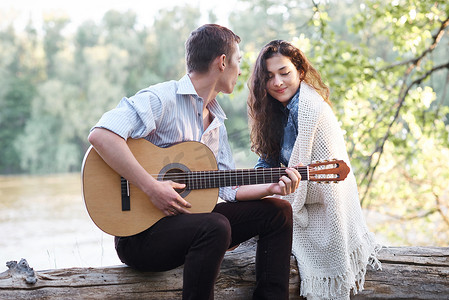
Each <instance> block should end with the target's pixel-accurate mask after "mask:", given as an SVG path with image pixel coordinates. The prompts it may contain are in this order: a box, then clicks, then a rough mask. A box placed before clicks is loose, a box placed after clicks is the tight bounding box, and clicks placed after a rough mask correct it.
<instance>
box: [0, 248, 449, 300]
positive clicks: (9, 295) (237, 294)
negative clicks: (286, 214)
mask: <svg viewBox="0 0 449 300" xmlns="http://www.w3.org/2000/svg"><path fill="white" fill-rule="evenodd" d="M254 255H255V246H254V245H241V246H240V247H238V248H237V249H235V250H233V251H229V252H228V253H227V254H226V256H225V258H224V260H223V264H222V267H221V272H220V275H219V277H218V280H217V283H216V286H215V299H218V300H230V299H232V300H234V299H237V300H238V299H241V300H244V299H251V295H252V291H253V288H254V284H255V272H254V269H255V257H254ZM379 258H380V260H381V262H382V270H378V271H375V270H372V269H371V268H370V267H368V271H367V274H366V281H365V289H364V291H363V292H361V293H358V294H357V295H355V296H351V299H448V298H447V297H448V295H449V248H441V247H391V248H384V249H382V250H381V251H380V253H379ZM182 270H183V269H182V267H179V268H177V269H174V270H171V271H167V272H160V273H153V272H138V271H135V270H133V269H131V268H129V267H126V266H124V265H121V266H111V267H102V268H67V269H55V270H42V271H35V273H34V275H35V277H36V279H37V281H36V283H34V284H32V283H26V280H25V277H24V275H23V274H20V273H18V274H14V273H13V272H12V270H11V269H9V270H7V271H5V272H3V273H1V274H0V299H18V300H21V299H27V300H33V299H158V300H160V299H181V292H182ZM28 275H29V274H28ZM28 282H30V280H28ZM299 282H300V277H299V273H298V268H297V264H296V261H295V259H294V258H293V257H292V259H291V273H290V299H302V298H301V297H300V296H299Z"/></svg>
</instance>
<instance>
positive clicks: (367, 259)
mask: <svg viewBox="0 0 449 300" xmlns="http://www.w3.org/2000/svg"><path fill="white" fill-rule="evenodd" d="M363 241H364V242H363V243H362V244H361V245H359V247H357V248H356V249H355V250H354V251H353V252H352V253H351V254H350V269H348V270H346V271H345V272H344V273H343V274H340V275H338V276H333V277H332V276H330V277H318V276H311V277H308V278H301V287H300V295H301V296H304V297H307V299H318V298H319V299H329V300H336V299H347V298H348V297H349V295H348V294H341V293H342V292H343V293H346V292H347V291H349V292H350V291H351V290H352V291H353V294H354V295H356V294H357V293H358V292H361V291H362V290H363V289H364V283H365V274H366V270H367V266H368V265H369V266H371V267H372V268H373V269H376V270H382V264H381V262H380V261H379V260H378V258H377V257H378V253H379V251H380V250H381V249H382V246H381V245H379V244H376V243H375V240H374V235H373V234H372V233H369V232H368V233H366V235H365V236H364V238H363ZM353 274H355V276H354V275H353Z"/></svg>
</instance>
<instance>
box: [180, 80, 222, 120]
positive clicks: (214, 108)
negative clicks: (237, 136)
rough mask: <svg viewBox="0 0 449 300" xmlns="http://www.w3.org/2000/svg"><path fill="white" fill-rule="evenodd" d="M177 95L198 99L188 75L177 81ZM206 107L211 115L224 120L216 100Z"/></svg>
mask: <svg viewBox="0 0 449 300" xmlns="http://www.w3.org/2000/svg"><path fill="white" fill-rule="evenodd" d="M176 93H177V94H179V95H195V96H196V98H197V99H198V98H199V96H198V94H197V92H196V90H195V87H194V86H193V83H192V80H191V79H190V77H189V75H188V74H186V75H184V76H183V77H182V78H181V79H180V80H179V81H178V91H177V92H176ZM208 107H209V109H210V111H211V113H212V114H213V115H214V116H215V117H217V118H219V119H220V120H226V119H227V117H226V114H225V112H224V110H223V109H222V108H221V106H220V104H219V103H218V101H217V100H216V99H213V100H212V101H211V102H210V103H209V104H208Z"/></svg>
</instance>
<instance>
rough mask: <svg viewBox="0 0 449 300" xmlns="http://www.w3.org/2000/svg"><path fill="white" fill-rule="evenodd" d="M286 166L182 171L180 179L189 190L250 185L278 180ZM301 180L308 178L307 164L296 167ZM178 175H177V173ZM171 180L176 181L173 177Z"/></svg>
mask: <svg viewBox="0 0 449 300" xmlns="http://www.w3.org/2000/svg"><path fill="white" fill-rule="evenodd" d="M285 169H286V168H260V169H237V170H218V171H194V172H188V173H184V174H183V175H182V176H184V178H182V179H181V181H183V182H184V183H185V184H186V188H187V189H189V190H197V189H210V188H219V187H225V186H239V185H252V184H263V183H274V182H278V181H279V179H280V178H281V177H282V176H283V175H287V173H286V172H285ZM296 169H297V170H298V172H299V174H301V180H308V179H309V173H308V167H307V166H301V167H296ZM177 177H179V175H177ZM173 181H177V180H176V179H173Z"/></svg>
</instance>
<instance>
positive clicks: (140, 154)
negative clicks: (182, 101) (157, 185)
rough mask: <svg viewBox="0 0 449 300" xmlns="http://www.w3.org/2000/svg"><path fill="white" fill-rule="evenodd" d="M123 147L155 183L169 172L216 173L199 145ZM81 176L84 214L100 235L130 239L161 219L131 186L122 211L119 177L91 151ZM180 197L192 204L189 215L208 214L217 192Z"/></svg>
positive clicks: (136, 143) (134, 142)
mask: <svg viewBox="0 0 449 300" xmlns="http://www.w3.org/2000/svg"><path fill="white" fill-rule="evenodd" d="M127 143H128V146H129V147H130V149H131V152H132V153H133V154H134V156H135V157H136V159H137V160H138V161H139V163H140V164H141V165H142V166H143V167H144V168H145V170H146V171H147V172H148V173H149V174H152V175H153V176H154V177H155V178H159V180H163V176H164V175H165V173H166V172H169V171H170V170H171V169H180V170H183V171H184V170H187V171H203V170H217V162H216V160H215V156H214V154H213V153H212V151H211V150H210V149H209V148H208V147H206V146H205V145H204V144H202V143H199V142H184V143H181V144H176V145H173V146H171V147H168V148H159V147H157V146H155V145H153V144H152V143H150V142H148V141H146V140H144V139H129V140H128V142H127ZM81 173H82V185H83V197H84V202H85V205H86V208H87V211H88V213H89V216H90V217H91V219H92V220H93V221H94V223H95V224H96V225H97V226H98V227H99V228H100V229H101V230H103V231H104V232H106V233H108V234H111V235H115V236H130V235H134V234H137V233H140V232H142V231H144V230H146V229H147V228H149V227H151V226H152V225H153V224H154V223H156V222H157V221H159V220H160V219H161V218H163V217H165V215H164V214H163V213H162V212H161V211H160V210H159V209H157V208H156V207H155V206H154V205H153V203H152V202H151V200H150V199H149V198H148V196H147V195H145V194H144V193H143V192H142V191H141V190H140V189H138V188H137V187H136V186H134V185H132V184H129V210H123V209H122V202H123V195H122V194H123V192H122V191H123V189H122V184H121V176H120V175H119V174H117V173H116V172H115V171H114V170H113V169H111V167H109V165H107V164H106V163H105V162H104V161H103V159H102V158H101V157H100V155H99V154H98V153H97V152H96V151H95V149H94V148H93V147H90V148H89V150H88V151H87V152H86V155H85V157H84V161H83V168H82V172H81ZM181 195H182V196H183V198H184V199H186V201H188V202H189V203H191V204H192V208H190V211H191V212H192V213H204V212H211V211H212V210H213V208H214V207H215V204H216V203H217V200H218V188H210V189H198V190H191V191H186V193H181Z"/></svg>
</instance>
